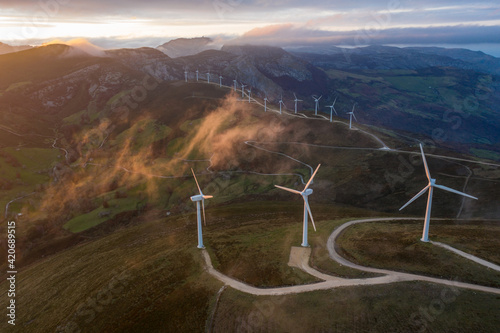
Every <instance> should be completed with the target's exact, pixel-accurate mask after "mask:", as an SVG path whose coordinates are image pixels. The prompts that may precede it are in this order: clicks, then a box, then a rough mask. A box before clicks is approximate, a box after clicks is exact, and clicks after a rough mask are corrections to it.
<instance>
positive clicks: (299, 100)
mask: <svg viewBox="0 0 500 333" xmlns="http://www.w3.org/2000/svg"><path fill="white" fill-rule="evenodd" d="M293 96H294V97H295V99H294V100H293V101H294V102H295V113H297V102H302V100H301V99H297V95H295V93H293Z"/></svg>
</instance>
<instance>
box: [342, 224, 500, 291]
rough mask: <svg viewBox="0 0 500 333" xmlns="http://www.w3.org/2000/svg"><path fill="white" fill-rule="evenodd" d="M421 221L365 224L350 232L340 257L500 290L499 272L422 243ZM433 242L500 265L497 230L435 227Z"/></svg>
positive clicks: (344, 238)
mask: <svg viewBox="0 0 500 333" xmlns="http://www.w3.org/2000/svg"><path fill="white" fill-rule="evenodd" d="M421 233H422V223H421V221H415V222H413V223H408V222H390V223H378V222H377V223H363V224H357V225H354V226H352V227H350V228H348V229H347V230H345V231H344V232H343V233H342V235H341V236H340V237H339V239H338V242H337V243H338V245H339V250H340V253H341V254H342V255H343V256H344V257H346V258H348V259H349V260H351V261H353V262H356V263H358V264H360V265H363V266H370V267H377V268H385V269H390V270H394V271H400V272H409V273H415V274H423V275H428V276H435V277H440V278H446V279H457V280H459V281H464V282H471V283H476V284H482V285H488V286H494V287H497V288H498V287H499V286H500V272H496V271H494V270H490V269H487V268H485V267H484V266H481V265H479V264H476V263H474V262H472V261H470V260H468V259H465V258H462V257H460V256H458V255H456V254H454V253H452V252H450V251H448V250H445V249H443V248H441V247H438V246H435V245H432V244H431V243H423V242H421V241H420V240H419V238H420V235H421ZM429 239H431V240H435V241H441V242H443V243H445V244H447V245H450V246H452V247H456V248H458V249H461V250H463V251H465V252H468V253H471V254H475V255H478V256H479V257H481V258H482V259H485V260H491V261H492V262H495V263H497V264H498V263H499V261H500V257H499V256H498V253H497V252H496V251H495V249H497V248H498V247H499V246H500V244H499V241H500V227H499V226H498V225H497V224H494V223H491V224H488V223H481V224H474V223H472V224H451V223H448V224H443V223H442V222H440V221H437V222H436V221H435V222H432V223H431V226H430V233H429Z"/></svg>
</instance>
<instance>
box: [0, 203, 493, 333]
mask: <svg viewBox="0 0 500 333" xmlns="http://www.w3.org/2000/svg"><path fill="white" fill-rule="evenodd" d="M311 206H312V209H313V210H314V212H315V214H316V220H317V225H318V231H319V233H318V235H321V234H329V232H330V230H331V229H332V227H334V226H335V225H339V224H340V223H342V222H340V223H339V221H335V220H332V221H327V220H325V218H326V217H327V216H336V215H344V214H349V213H355V212H356V209H353V208H345V207H331V206H321V205H319V206H318V205H317V204H313V203H311ZM300 213H301V212H300V205H296V204H294V203H279V202H275V203H262V202H248V203H245V204H237V205H228V206H224V207H220V208H210V209H208V210H207V218H208V226H207V227H206V228H205V244H206V246H207V247H208V250H209V252H210V253H211V256H212V260H213V261H214V262H216V263H217V266H218V269H220V270H221V271H222V272H223V273H225V274H227V275H230V276H234V277H235V278H239V279H242V280H246V281H247V282H249V283H252V284H256V285H263V286H264V285H270V284H275V285H279V284H297V283H311V282H313V281H314V278H312V277H309V276H308V275H307V274H305V273H303V272H300V271H297V270H296V269H291V268H289V267H287V266H286V263H287V262H288V258H287V255H285V254H286V252H288V251H289V249H290V246H292V245H298V243H299V242H300V227H301V223H300V217H301V216H300V215H301V214H300ZM364 213H365V214H366V212H364ZM345 220H346V216H344V219H342V221H345ZM138 223H139V224H136V225H134V226H129V227H125V228H120V229H118V230H115V231H114V232H113V233H112V234H108V235H107V236H104V237H102V236H99V237H98V236H97V235H99V230H104V229H103V226H101V227H96V229H94V231H93V232H94V233H88V234H87V235H88V236H89V237H91V238H90V239H88V240H87V241H86V242H84V243H82V244H80V245H79V246H76V247H73V248H71V249H69V250H66V251H62V252H60V253H57V254H55V255H51V256H49V257H47V258H44V259H43V260H40V261H39V262H37V263H34V264H32V265H30V266H28V267H25V268H23V269H21V270H20V272H19V274H18V288H19V289H18V297H17V301H18V303H17V304H18V325H17V326H16V328H18V330H19V331H20V332H21V331H25V330H26V329H29V331H30V332H47V331H56V332H64V331H65V330H70V331H71V330H78V328H80V329H84V330H86V331H90V332H98V331H107V332H125V331H126V332H143V331H144V330H148V331H176V332H203V331H206V330H210V329H212V330H213V331H215V332H219V331H238V330H242V331H244V330H247V331H254V330H260V331H264V332H270V331H272V332H286V331H289V332H290V331H291V332H302V331H305V330H307V331H315V330H321V331H328V332H329V331H337V330H344V331H353V330H368V329H374V328H376V329H377V330H390V331H395V332H404V331H413V330H417V329H420V328H421V326H422V325H426V327H427V328H428V330H429V331H435V332H438V331H440V332H443V331H445V332H448V331H449V332H451V331H455V330H459V328H460V329H465V330H468V328H470V327H480V328H481V331H483V332H494V331H495V327H496V326H497V325H498V320H497V319H496V316H495V312H494V311H495V309H496V308H497V307H498V297H497V296H495V295H489V294H483V293H478V292H470V291H467V290H458V291H457V290H452V289H449V288H448V287H443V286H438V285H432V284H427V283H415V282H409V283H397V284H393V285H385V286H365V287H351V288H339V289H335V290H329V291H321V292H311V293H304V294H298V295H289V296H280V297H267V296H266V297H256V296H252V295H248V294H243V293H241V292H238V291H235V290H232V289H230V288H229V289H226V290H224V291H223V292H222V294H221V296H220V298H219V300H218V301H217V298H218V292H219V291H220V287H221V286H222V285H221V283H219V282H218V281H217V280H215V279H214V278H213V277H211V276H209V275H207V273H205V272H204V271H203V262H202V258H201V254H200V251H199V250H198V249H197V248H196V225H195V215H194V214H189V215H181V216H173V217H163V218H160V219H154V218H153V219H151V216H150V217H149V218H148V219H147V220H145V219H143V220H142V222H139V221H138ZM382 226H383V227H387V225H386V224H383V225H382ZM311 236H312V237H313V244H314V245H313V246H314V247H316V246H319V245H320V243H316V238H315V233H314V232H313V231H312V230H311ZM250 240H253V241H250ZM425 251H426V248H424V249H423V250H422V251H421V253H422V254H425ZM362 253H363V252H356V250H354V252H352V254H354V255H359V254H362ZM429 253H432V251H430V252H429ZM313 261H316V259H313ZM228 263H229V265H228ZM400 264H402V265H404V261H400ZM235 265H236V266H235ZM278 282H279V283H278ZM1 285H2V286H5V282H4V281H3V282H2V283H1ZM445 289H446V290H447V292H448V293H450V295H451V296H453V298H447V299H446V301H447V302H446V304H445V307H444V308H443V310H440V311H434V312H433V311H432V309H433V308H432V306H433V304H434V303H433V302H434V301H435V300H436V299H438V300H439V299H440V298H439V297H440V295H441V294H442V293H443V290H445ZM451 296H450V297H451ZM2 297H5V296H2ZM422 308H423V309H429V312H430V313H431V314H432V317H430V318H433V319H432V320H430V319H428V318H429V317H424V318H422V316H424V315H423V314H422V313H421V312H419V309H422ZM463 311H466V312H468V313H471V315H470V316H462V315H461V313H463ZM297 314H300V316H299V315H297ZM6 325H7V324H6V323H5V322H2V323H0V329H2V330H5V329H6V328H7V327H6Z"/></svg>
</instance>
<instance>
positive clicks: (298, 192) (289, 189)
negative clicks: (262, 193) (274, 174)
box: [274, 185, 302, 194]
mask: <svg viewBox="0 0 500 333" xmlns="http://www.w3.org/2000/svg"><path fill="white" fill-rule="evenodd" d="M274 186H275V187H277V188H280V189H282V190H285V191H288V192H292V193H295V194H302V192H300V191H297V190H292V189H291V188H288V187H283V186H279V185H274Z"/></svg>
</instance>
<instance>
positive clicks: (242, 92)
mask: <svg viewBox="0 0 500 333" xmlns="http://www.w3.org/2000/svg"><path fill="white" fill-rule="evenodd" d="M245 87H246V85H244V84H243V83H242V84H241V98H245Z"/></svg>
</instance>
